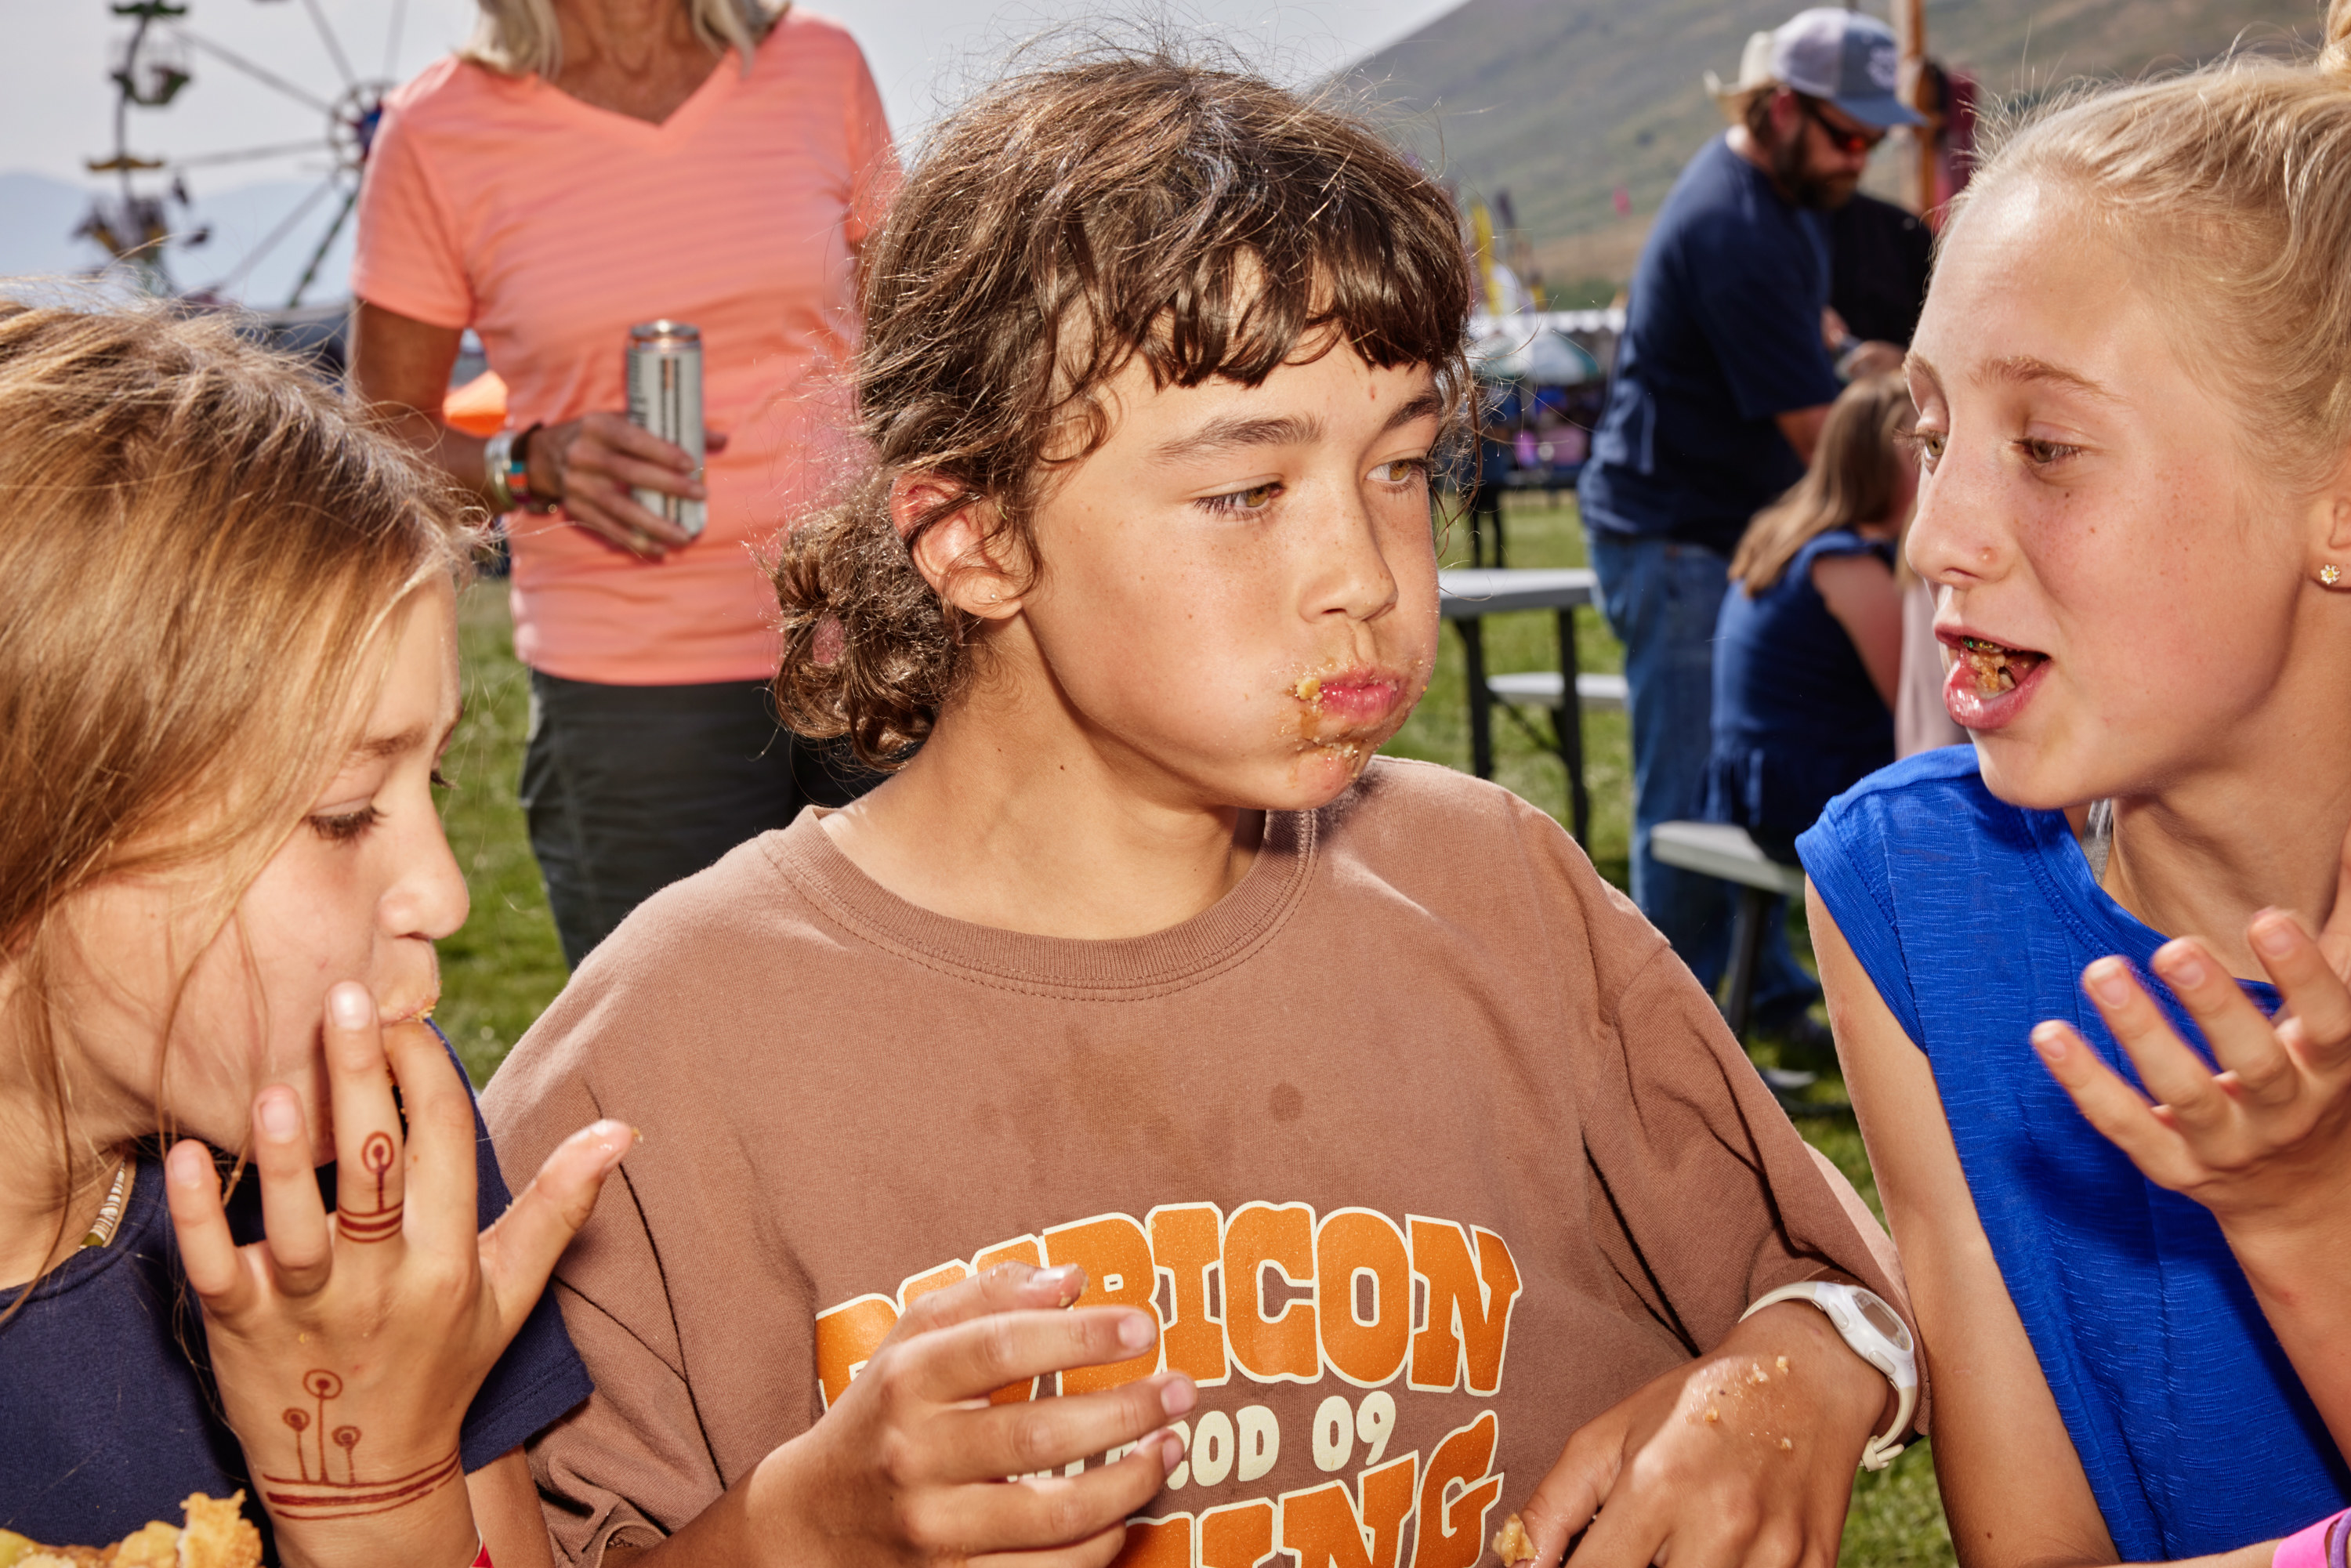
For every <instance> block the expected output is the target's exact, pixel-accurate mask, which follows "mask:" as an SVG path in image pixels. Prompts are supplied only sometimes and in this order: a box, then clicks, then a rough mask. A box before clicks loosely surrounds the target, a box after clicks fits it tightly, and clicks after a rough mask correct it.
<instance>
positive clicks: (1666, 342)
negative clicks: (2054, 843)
mask: <svg viewBox="0 0 2351 1568" xmlns="http://www.w3.org/2000/svg"><path fill="white" fill-rule="evenodd" d="M1895 74H1896V47H1895V42H1894V35H1893V33H1892V31H1891V30H1890V29H1888V28H1887V27H1886V24H1884V23H1883V22H1880V21H1878V20H1876V18H1874V17H1869V16H1860V15H1858V14H1856V13H1854V12H1850V11H1844V10H1837V9H1825V8H1824V9H1818V10H1811V11H1805V12H1802V13H1800V14H1799V15H1798V16H1795V17H1794V18H1793V19H1792V20H1791V21H1790V22H1788V23H1787V24H1786V25H1784V26H1782V27H1780V28H1779V29H1778V30H1777V31H1775V32H1772V33H1768V34H1762V33H1759V34H1757V35H1756V36H1755V37H1753V38H1752V39H1750V41H1749V45H1748V50H1747V60H1746V67H1745V68H1744V69H1742V70H1741V72H1740V82H1739V83H1738V84H1737V85H1736V86H1734V87H1732V88H1730V89H1718V90H1717V94H1716V96H1717V98H1718V100H1719V101H1720V102H1721V103H1722V105H1723V109H1724V112H1725V113H1726V114H1728V115H1729V116H1730V117H1731V118H1732V120H1733V124H1732V126H1731V128H1730V130H1729V131H1728V132H1727V133H1725V134H1724V135H1722V136H1721V137H1719V138H1717V139H1716V140H1715V141H1710V142H1708V144H1707V146H1706V148H1705V149H1704V150H1703V151H1702V152H1699V153H1698V156H1697V157H1696V158H1693V159H1692V160H1691V161H1690V162H1689V165H1688V166H1687V168H1685V169H1684V170H1683V171H1682V173H1681V178H1680V179H1678V180H1677V181H1676V182H1675V183H1674V188H1673V190H1672V192H1671V193H1669V194H1668V195H1667V197H1666V201H1665V204H1664V205H1663V206H1661V207H1659V208H1658V209H1657V217H1656V224H1655V225H1653V226H1652V227H1651V229H1650V231H1649V238H1648V243H1647V244H1646V246H1643V248H1642V251H1641V259H1640V264H1639V266H1638V267H1636V268H1635V272H1634V275H1633V286H1632V297H1631V302H1630V305H1629V306H1628V308H1627V310H1626V318H1625V336H1624V340H1623V341H1622V343H1621V344H1620V345H1619V348H1618V350H1617V359H1616V368H1615V374H1614V380H1613V381H1612V382H1611V384H1610V386H1609V390H1608V405H1607V409H1606V411H1605V412H1604V413H1603V414H1602V416H1601V422H1600V426H1599V429H1598V430H1597V431H1596V432H1595V433H1594V434H1593V443H1592V461H1591V463H1590V464H1589V465H1587V466H1586V467H1585V468H1584V471H1583V479H1582V482H1581V483H1580V485H1579V486H1578V487H1577V489H1578V496H1579V498H1580V499H1581V501H1582V504H1583V523H1584V529H1585V533H1586V536H1587V538H1588V539H1589V540H1590V544H1591V552H1592V564H1593V568H1594V569H1595V570H1597V571H1598V572H1599V574H1600V588H1601V595H1602V603H1603V609H1604V612H1605V613H1606V615H1607V617H1608V622H1609V625H1610V627H1611V628H1612V629H1613V630H1614V632H1615V633H1616V635H1617V637H1618V638H1619V639H1620V640H1622V641H1623V643H1624V644H1625V679H1626V682H1627V685H1629V687H1630V688H1631V710H1632V721H1633V899H1634V902H1635V903H1636V904H1639V905H1640V906H1641V912H1642V913H1643V914H1644V915H1647V916H1648V917H1649V919H1650V921H1651V922H1652V923H1653V924H1655V925H1656V927H1657V928H1658V929H1659V930H1660V931H1662V932H1664V933H1665V935H1666V936H1667V938H1668V939H1669V940H1670V941H1671V942H1672V943H1673V945H1674V948H1675V950H1676V951H1677V953H1679V954H1680V955H1681V956H1682V957H1683V959H1684V961H1686V962H1687V963H1688V965H1689V966H1690V967H1691V968H1692V969H1693V970H1695V971H1696V972H1697V974H1698V978H1699V979H1700V980H1701V981H1704V982H1706V983H1707V984H1708V985H1712V984H1713V983H1714V982H1715V980H1716V979H1717V978H1719V976H1720V975H1721V973H1722V969H1723V966H1724V962H1725V959H1726V957H1727V956H1728V948H1729V915H1730V909H1731V904H1730V898H1729V888H1728V886H1727V885H1726V884H1724V883H1719V882H1717V881H1715V880H1713V879H1712V878H1709V877H1705V876H1700V875H1698V874H1696V873H1690V872H1683V871H1677V870H1675V869H1674V868H1672V867H1670V866H1665V865H1660V864H1659V863H1658V862H1656V860H1655V859H1653V858H1652V857H1651V855H1650V853H1649V831H1650V830H1651V829H1652V828H1653V827H1654V826H1655V825H1656V824H1657V823H1659V822H1666V821H1676V820H1677V819H1692V818H1696V817H1698V816H1699V815H1701V814H1702V811H1703V809H1704V807H1705V804H1706V799H1705V797H1706V759H1707V752H1708V746H1709V744H1710V721H1711V710H1712V703H1713V663H1714V661H1713V650H1712V643H1713V638H1714V622H1715V613H1716V612H1717V610H1718V609H1719V607H1720V605H1721V603H1722V595H1723V591H1724V589H1725V587H1726V585H1727V583H1728V581H1729V577H1728V571H1729V558H1730V553H1731V551H1732V549H1734V548H1735V547H1736V545H1737V544H1738V541H1739V536H1740V534H1741V533H1743V532H1744V531H1745V530H1746V528H1747V523H1748V519H1749V518H1750V517H1753V516H1754V514H1755V513H1756V512H1757V511H1758V510H1760V509H1761V507H1764V506H1765V505H1767V504H1768V503H1770V502H1771V501H1772V500H1773V499H1775V498H1776V497H1778V496H1779V495H1780V493H1781V492H1782V491H1783V490H1785V489H1786V488H1787V487H1788V486H1791V485H1792V484H1794V483H1795V482H1796V481H1797V480H1798V479H1799V478H1801V477H1802V476H1803V472H1804V466H1805V465H1806V464H1807V463H1808V462H1809V461H1810V460H1811V458H1812V454H1813V444H1814V443H1815V442H1816V441H1817V440H1818V438H1819V435H1820V430H1821V423H1822V421H1823V419H1825V418H1826V417H1827V414H1828V405H1829V403H1830V402H1833V401H1834V399H1835V397H1836V395H1837V393H1838V392H1840V391H1841V390H1842V383H1841V382H1840V381H1839V380H1838V376H1837V372H1836V368H1835V366H1834V363H1832V361H1831V360H1830V357H1829V351H1828V349H1827V347H1826V346H1825V343H1824V341H1823V311H1824V310H1825V309H1826V308H1827V306H1828V298H1829V236H1828V228H1827V225H1826V222H1825V219H1824V214H1826V213H1828V212H1830V211H1832V210H1834V208H1836V207H1837V206H1839V205H1841V204H1843V203H1844V202H1845V201H1846V200H1847V199H1849V198H1850V197H1851V196H1852V195H1853V193H1854V190H1855V186H1857V185H1858V184H1859V183H1860V180H1861V175H1862V171H1863V170H1864V169H1865V167H1866V166H1867V164H1868V162H1869V153H1870V150H1871V149H1872V148H1874V147H1876V144H1877V143H1878V141H1880V140H1881V139H1883V137H1884V136H1885V134H1886V128H1887V127H1889V126H1894V125H1915V124H1917V123H1918V117H1917V115H1915V114H1913V113H1912V112H1911V111H1910V110H1908V109H1907V108H1906V107H1904V106H1903V104H1902V103H1901V101H1900V100H1899V99H1896V97H1895V96H1894V87H1895ZM1709 79H1710V78H1709ZM1872 347H1873V348H1874V347H1875V346H1872ZM1775 916H1776V911H1775ZM1818 994H1819V993H1818V989H1817V988H1815V987H1814V986H1813V983H1812V981H1811V980H1810V979H1808V978H1807V977H1805V975H1804V973H1803V971H1802V970H1801V969H1799V968H1798V967H1796V964H1795V960H1794V958H1793V956H1792V955H1791V954H1790V953H1789V952H1788V948H1787V942H1786V937H1785V936H1784V933H1783V931H1782V922H1781V921H1780V920H1779V919H1778V918H1776V917H1775V918H1773V919H1772V920H1771V930H1770V936H1769V938H1768V940H1767V942H1766V945H1765V948H1764V953H1763V963H1762V967H1761V971H1760V972H1759V974H1758V976H1757V988H1756V995H1755V1009H1756V1017H1757V1019H1758V1021H1759V1023H1761V1025H1762V1026H1763V1027H1765V1028H1766V1029H1770V1028H1772V1027H1774V1026H1781V1025H1786V1024H1788V1023H1791V1022H1792V1021H1794V1020H1795V1019H1799V1018H1801V1017H1802V1013H1803V1010H1804V1009H1805V1008H1807V1007H1808V1006H1809V1005H1810V1004H1811V1002H1812V1000H1813V998H1814V997H1816V996H1817V995H1818Z"/></svg>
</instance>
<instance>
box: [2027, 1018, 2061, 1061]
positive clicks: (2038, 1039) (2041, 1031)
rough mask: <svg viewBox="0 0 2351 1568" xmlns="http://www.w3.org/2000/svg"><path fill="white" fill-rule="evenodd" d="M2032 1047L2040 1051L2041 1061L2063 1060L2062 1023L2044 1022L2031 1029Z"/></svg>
mask: <svg viewBox="0 0 2351 1568" xmlns="http://www.w3.org/2000/svg"><path fill="white" fill-rule="evenodd" d="M2032 1049H2033V1050H2035V1051H2039V1052H2040V1053H2041V1060H2042V1061H2050V1062H2056V1061H2064V1060H2065V1028H2064V1025H2063V1024H2053V1023H2044V1024H2042V1025H2040V1026H2039V1027H2037V1028H2036V1029H2034V1030H2033V1031H2032Z"/></svg>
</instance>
